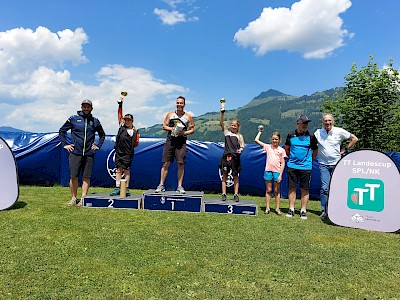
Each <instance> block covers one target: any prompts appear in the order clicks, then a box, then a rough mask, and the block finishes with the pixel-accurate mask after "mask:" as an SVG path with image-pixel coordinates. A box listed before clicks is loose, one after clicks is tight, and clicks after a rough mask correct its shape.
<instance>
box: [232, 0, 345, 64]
mask: <svg viewBox="0 0 400 300" xmlns="http://www.w3.org/2000/svg"><path fill="white" fill-rule="evenodd" d="M350 6H351V1H350V0H323V1H321V0H300V1H299V2H296V3H294V4H293V5H292V7H291V8H290V9H289V8H285V7H280V8H275V9H274V8H271V7H267V8H264V10H263V12H262V13H261V15H260V17H259V18H258V19H256V20H254V21H252V22H250V23H249V24H248V25H247V27H246V28H244V29H239V30H238V31H237V32H236V34H235V37H234V41H236V43H237V44H238V45H240V46H243V47H252V50H253V51H254V52H255V53H256V54H257V55H264V54H266V53H267V52H271V51H274V50H287V51H291V52H300V53H302V54H303V56H304V57H305V58H324V57H326V56H328V55H330V54H332V52H333V51H334V50H335V49H338V48H340V47H342V46H343V45H344V38H345V37H350V38H351V37H352V35H353V34H351V33H349V32H348V31H347V30H346V29H344V28H343V20H342V19H341V18H340V16H339V14H341V13H343V12H345V11H346V10H347V9H348V8H349V7H350Z"/></svg>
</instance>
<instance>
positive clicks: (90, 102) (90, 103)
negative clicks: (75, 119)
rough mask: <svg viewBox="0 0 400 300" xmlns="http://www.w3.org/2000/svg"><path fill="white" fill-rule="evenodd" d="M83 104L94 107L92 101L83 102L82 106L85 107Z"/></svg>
mask: <svg viewBox="0 0 400 300" xmlns="http://www.w3.org/2000/svg"><path fill="white" fill-rule="evenodd" d="M83 104H89V105H90V106H92V107H93V104H92V101H90V100H89V99H85V100H83V101H82V103H81V105H83Z"/></svg>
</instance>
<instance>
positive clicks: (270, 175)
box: [264, 171, 280, 181]
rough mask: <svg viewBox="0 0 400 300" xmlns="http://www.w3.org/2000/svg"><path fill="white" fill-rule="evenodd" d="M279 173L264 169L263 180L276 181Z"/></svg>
mask: <svg viewBox="0 0 400 300" xmlns="http://www.w3.org/2000/svg"><path fill="white" fill-rule="evenodd" d="M279 175H280V173H279V172H272V171H265V172H264V180H268V181H278V179H279Z"/></svg>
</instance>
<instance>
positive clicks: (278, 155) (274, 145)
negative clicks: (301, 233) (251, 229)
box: [254, 126, 287, 216]
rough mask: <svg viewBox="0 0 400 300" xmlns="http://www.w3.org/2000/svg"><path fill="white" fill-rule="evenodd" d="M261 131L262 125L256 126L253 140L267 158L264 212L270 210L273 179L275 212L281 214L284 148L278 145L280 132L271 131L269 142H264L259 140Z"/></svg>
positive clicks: (266, 212) (267, 212)
mask: <svg viewBox="0 0 400 300" xmlns="http://www.w3.org/2000/svg"><path fill="white" fill-rule="evenodd" d="M262 131H263V128H262V126H260V127H259V128H258V134H257V136H256V138H255V139H254V141H255V142H256V143H257V144H259V145H260V146H261V147H262V148H263V150H264V151H265V152H266V155H267V158H266V163H265V171H264V180H265V188H266V192H265V214H269V213H270V212H271V210H270V207H269V204H270V202H271V192H272V181H274V193H275V201H276V208H275V213H276V214H277V215H278V216H281V215H282V213H281V210H280V200H281V195H280V185H281V181H282V174H283V170H284V169H285V157H287V156H286V152H285V150H284V149H283V148H282V147H280V146H279V142H280V141H281V134H280V133H279V132H277V131H275V132H273V133H272V135H271V144H264V143H263V142H261V141H260V136H261V133H262Z"/></svg>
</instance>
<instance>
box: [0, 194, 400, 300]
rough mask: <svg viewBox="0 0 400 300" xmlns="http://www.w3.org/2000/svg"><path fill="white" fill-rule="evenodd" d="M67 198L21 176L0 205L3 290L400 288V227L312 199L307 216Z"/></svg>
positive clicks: (183, 295)
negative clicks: (355, 219)
mask: <svg viewBox="0 0 400 300" xmlns="http://www.w3.org/2000/svg"><path fill="white" fill-rule="evenodd" d="M106 191H109V190H107V189H102V188H92V189H91V192H98V193H103V192H106ZM134 192H136V193H141V192H142V191H134ZM207 196H212V195H207ZM69 199H70V196H69V189H68V188H65V187H51V188H46V187H26V186H23V187H21V188H20V197H19V200H18V202H17V203H16V205H15V206H14V207H13V208H12V209H10V210H5V211H0V242H1V246H0V260H1V262H0V266H1V267H0V299H174V300H176V299H400V235H399V234H389V233H381V232H372V231H365V230H357V229H351V228H343V227H338V226H334V225H331V224H327V223H324V222H322V221H321V220H320V219H319V218H318V214H319V203H318V202H315V201H311V202H310V204H309V209H310V210H309V213H308V220H301V219H300V218H299V216H298V215H296V217H295V218H292V219H289V218H286V217H285V216H282V217H278V216H277V215H275V214H271V215H264V214H263V213H262V211H261V209H260V210H259V215H258V216H243V215H222V214H212V213H208V214H207V213H182V212H162V211H143V210H122V209H120V210H118V209H95V208H79V207H67V206H66V203H67V202H68V200H69ZM241 199H252V200H254V201H256V202H257V203H258V204H259V206H260V207H264V199H263V198H262V197H250V196H247V197H246V196H242V198H241ZM272 207H274V206H272ZM282 207H283V211H286V208H287V201H285V200H283V203H282Z"/></svg>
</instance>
